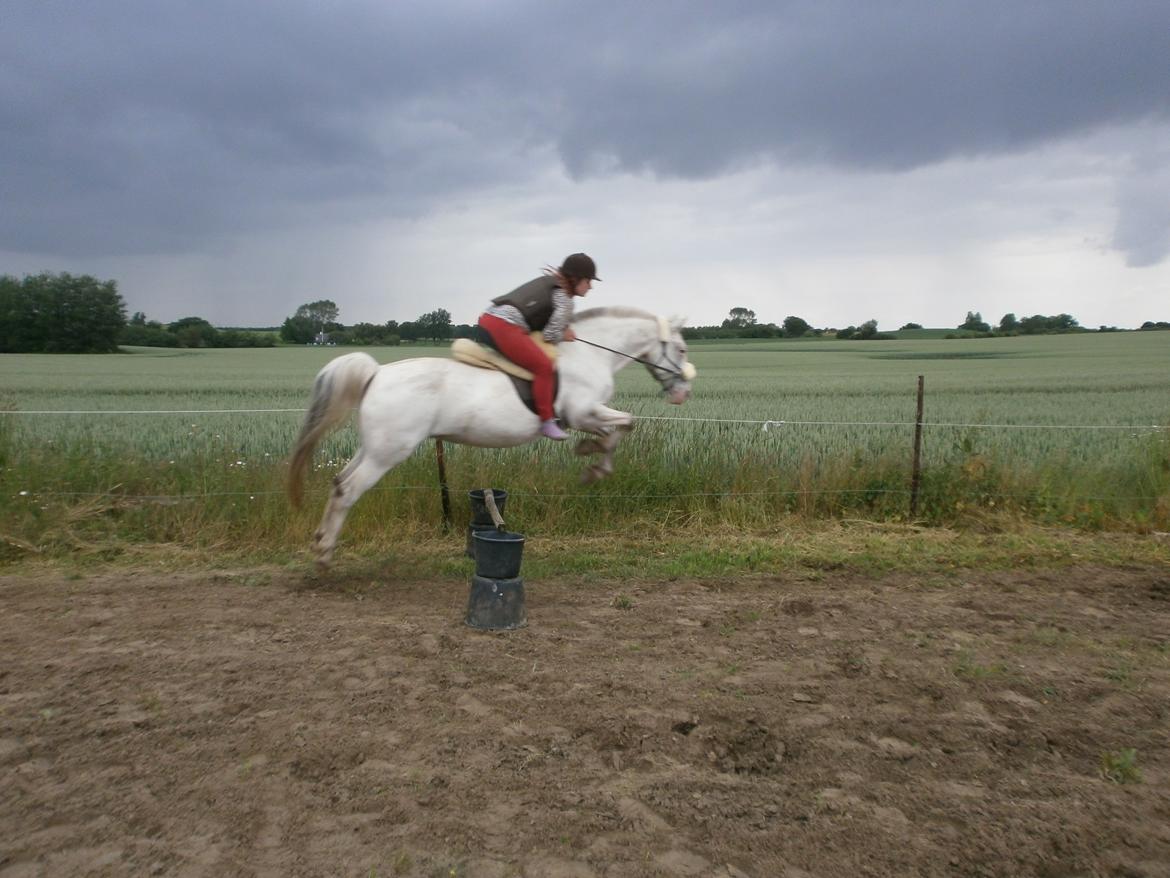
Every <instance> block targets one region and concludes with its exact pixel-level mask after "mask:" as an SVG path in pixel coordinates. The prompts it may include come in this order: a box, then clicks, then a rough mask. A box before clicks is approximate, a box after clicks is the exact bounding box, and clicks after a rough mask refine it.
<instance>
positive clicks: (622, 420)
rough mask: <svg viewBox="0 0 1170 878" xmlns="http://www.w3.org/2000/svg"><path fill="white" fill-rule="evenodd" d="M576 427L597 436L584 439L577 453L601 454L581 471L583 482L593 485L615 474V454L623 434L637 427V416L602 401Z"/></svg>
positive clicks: (577, 422) (578, 421) (578, 444)
mask: <svg viewBox="0 0 1170 878" xmlns="http://www.w3.org/2000/svg"><path fill="white" fill-rule="evenodd" d="M573 426H574V427H576V428H577V429H578V430H586V431H588V432H590V433H593V434H594V435H595V436H596V437H597V438H596V439H582V440H581V441H580V442H578V443H577V448H576V452H577V453H578V454H581V455H586V454H600V455H602V457H601V460H599V461H597V462H595V463H592V464H590V465H589V466H588V467H586V468H585V469H584V470H583V471H582V473H581V481H582V483H583V484H586V485H588V484H591V483H593V482H596V481H598V480H599V479H603V478H605V477H606V476H608V475H610V474H612V473H613V453H614V450H615V449H616V448H617V445H618V442H620V441H621V439H622V437H623V436H624V435H625V434H626V433H628V432H630V430H632V429H634V416H633V415H631V414H630V413H629V412H621V411H618V410H617V409H611V408H609V407H608V406H604V405H601V404H598V405H596V406H594V407H593V408H592V409H591V410H590V411H589V412H588V414H587V415H586V416H584V417H582V418H579V419H577V421H576V422H575V423H573Z"/></svg>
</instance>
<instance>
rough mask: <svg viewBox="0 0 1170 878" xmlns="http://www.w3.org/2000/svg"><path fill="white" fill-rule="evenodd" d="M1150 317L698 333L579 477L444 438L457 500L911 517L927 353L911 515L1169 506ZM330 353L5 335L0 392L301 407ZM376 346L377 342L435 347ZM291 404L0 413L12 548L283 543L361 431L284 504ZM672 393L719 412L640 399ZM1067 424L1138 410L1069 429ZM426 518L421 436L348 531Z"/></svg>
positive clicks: (568, 525) (0, 481)
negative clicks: (594, 465) (1062, 331)
mask: <svg viewBox="0 0 1170 878" xmlns="http://www.w3.org/2000/svg"><path fill="white" fill-rule="evenodd" d="M1167 341H1168V339H1167V336H1166V335H1165V334H1163V333H1115V334H1102V335H1080V336H1056V337H1041V338H1005V339H978V340H947V341H939V340H925V341H918V340H913V341H886V342H868V343H867V342H824V341H815V342H795V343H785V342H759V343H742V342H739V343H732V344H726V343H709V344H702V343H698V344H694V345H693V346H692V359H693V360H694V361H695V363H696V365H697V366H698V368H699V370H700V376H699V379H698V380H697V382H696V385H695V396H694V398H693V400H692V401H691V402H690V403H688V404H687V405H686V406H683V407H681V408H675V407H671V406H668V405H666V404H665V403H664V401H663V400H662V398H661V396H660V394H659V393H658V392H657V385H656V384H655V383H654V382H653V381H652V380H651V379H650V378H649V377H648V376H647V375H646V374H645V373H644V371H643V370H642V369H641V367H637V366H634V367H631V368H629V369H626V370H625V371H623V372H622V373H621V374H620V376H619V382H618V391H617V395H616V398H615V405H617V406H618V407H621V408H626V409H628V410H630V411H633V412H634V413H635V414H637V415H639V416H641V417H642V418H643V420H641V421H639V423H638V426H637V428H636V430H635V431H634V432H633V433H632V434H631V435H630V436H629V437H628V438H627V439H626V440H625V441H624V442H623V444H622V446H621V447H620V449H619V451H618V456H617V465H618V469H617V473H616V474H615V475H614V476H613V477H611V478H610V479H608V480H606V481H604V482H601V483H599V484H597V485H594V486H590V487H581V486H580V485H579V484H578V482H577V475H578V473H579V472H580V469H581V466H582V462H581V460H580V459H578V458H575V457H573V455H572V453H571V449H570V448H567V447H565V444H562V445H554V444H552V443H548V442H543V443H538V444H533V445H530V446H526V447H523V448H518V449H509V450H483V449H471V448H464V447H459V446H450V445H448V446H447V455H446V460H447V470H448V472H447V475H448V482H449V484H450V487H451V491H452V494H453V497H454V505H455V509H456V515H457V517H459V518H460V519H462V518H464V517H465V516H466V501H465V499H464V495H465V492H466V491H467V490H470V489H471V488H475V487H482V486H485V485H494V486H497V487H504V488H507V489H508V490H509V492H510V493H511V494H512V495H513V499H512V500H511V501H510V506H509V513H510V514H509V518H510V521H511V523H514V524H516V526H518V527H525V528H528V529H530V530H533V531H539V532H541V533H544V534H580V533H595V532H598V531H620V530H623V529H633V528H642V527H649V526H653V527H667V528H675V529H684V530H685V529H688V528H691V529H702V528H704V527H716V526H718V527H726V526H728V525H733V526H740V527H743V528H753V527H758V526H763V525H766V524H768V523H770V522H773V521H775V520H776V519H777V518H780V517H784V516H790V515H794V514H795V515H804V516H810V517H822V516H839V517H864V518H874V519H881V520H895V521H896V520H905V519H906V518H907V517H908V515H909V512H908V507H909V497H908V490H909V482H910V471H909V467H910V460H911V440H912V436H913V427H912V426H910V423H911V422H912V421H913V419H914V406H915V384H916V376H917V375H919V374H922V375H925V376H926V389H927V395H926V420H927V421H928V422H930V423H933V424H947V425H957V426H928V427H927V429H926V431H925V440H924V449H923V479H922V486H921V497H920V503H919V509H918V516H917V518H918V519H919V520H921V521H924V522H927V523H953V522H956V521H962V520H967V519H971V518H973V517H974V518H978V519H980V520H984V521H985V520H987V519H988V518H989V517H995V518H998V519H1001V520H1003V519H1009V520H1010V518H1012V517H1025V518H1027V519H1030V520H1034V521H1040V522H1045V523H1059V524H1071V525H1075V526H1079V527H1090V528H1109V529H1131V530H1147V529H1159V530H1164V529H1167V528H1168V527H1170V435H1168V434H1167V432H1166V431H1165V430H1161V431H1159V430H1153V429H1149V425H1154V424H1167V423H1170V393H1168V392H1167V391H1168V390H1170V369H1168V368H1167V367H1168V366H1170V345H1168V344H1167ZM338 353H340V352H339V351H338V350H337V349H320V348H299V349H294V348H277V349H267V350H263V349H262V350H226V351H179V352H177V351H159V350H147V349H138V350H136V351H134V352H133V353H129V354H125V355H119V356H105V357H87V356H77V357H65V356H56V357H53V356H18V355H6V356H4V357H0V388H3V389H2V390H0V409H5V408H6V409H9V410H15V411H17V412H29V411H32V410H38V409H43V410H54V411H69V410H100V411H107V412H112V411H123V410H131V411H139V412H143V411H147V410H153V411H159V410H201V409H207V410H222V409H233V410H239V409H296V410H299V409H302V408H303V407H304V406H305V404H306V401H307V395H308V390H309V387H310V385H311V382H312V378H313V376H314V374H315V373H316V371H317V370H318V369H319V368H320V367H321V366H322V365H323V364H324V363H325V362H326V361H327V360H328V359H330V358H331V357H333V356H336V355H337V354H338ZM371 353H373V354H374V355H375V356H376V357H378V358H379V359H380V360H382V361H386V360H388V359H391V358H395V357H403V356H417V355H420V354H436V355H442V353H443V352H442V351H439V350H419V349H409V350H408V349H391V348H386V349H374V350H372V351H371ZM301 417H302V415H301V413H300V412H299V411H291V412H274V413H256V414H241V413H234V414H108V415H107V414H103V415H66V414H57V415H33V414H8V415H0V534H2V535H4V536H5V537H6V538H7V540H8V542H7V543H6V545H8V546H9V547H10V548H9V551H25V550H27V547H42V548H50V549H51V548H52V547H69V546H71V545H77V544H86V545H98V546H102V545H107V544H108V545H110V546H111V547H112V550H118V547H119V546H123V547H124V545H125V544H126V543H130V544H133V543H135V542H138V541H148V542H176V543H181V544H198V545H219V544H224V545H238V544H247V545H250V546H253V547H264V546H271V547H272V548H273V549H274V550H282V549H287V547H288V546H290V545H298V544H300V543H301V542H303V541H304V540H305V539H306V538H307V535H308V534H309V533H310V532H311V531H312V529H313V527H314V526H315V523H316V519H317V517H318V515H319V514H320V509H321V506H322V505H323V503H324V499H325V496H326V493H327V491H328V485H329V479H330V478H331V477H332V475H333V474H334V472H336V471H337V470H338V469H340V467H341V466H343V465H344V462H345V461H346V460H348V459H349V458H350V456H352V454H353V453H354V451H355V450H356V444H357V437H356V434H355V432H354V430H353V429H352V428H351V427H347V428H345V429H343V430H341V431H339V432H338V433H336V434H334V435H333V436H332V437H330V438H329V439H328V440H327V441H326V442H325V443H324V444H323V445H322V446H321V448H320V449H319V451H318V453H317V456H316V458H315V461H314V466H313V471H312V472H311V473H310V478H309V483H308V486H307V487H308V503H307V508H306V509H303V510H300V511H294V510H291V509H290V508H289V506H288V503H287V500H286V499H285V497H284V494H283V479H284V474H285V464H284V458H285V455H286V454H287V453H288V450H289V448H290V446H291V444H292V442H293V440H294V438H295V435H296V432H297V430H298V427H299V424H300V420H301ZM675 417H678V418H696V419H717V420H719V421H722V422H703V421H689V420H686V421H684V420H657V419H659V418H675ZM737 421H743V422H754V423H735V422H737ZM766 421H771V423H766V424H765V423H763V422H766ZM973 425H995V426H994V427H990V428H989V427H984V426H973ZM1024 425H1028V426H1024ZM1079 425H1104V426H1116V425H1131V426H1132V429H1124V430H1087V429H1069V428H1070V427H1075V426H1079ZM1037 427H1051V428H1052V429H1037ZM566 444H570V445H571V443H566ZM459 524H461V521H457V525H459ZM440 526H441V515H440V503H439V496H438V489H437V474H436V466H435V456H434V450H433V445H432V443H425V444H424V445H423V446H422V447H421V448H420V449H419V450H418V452H416V453H415V455H413V456H412V457H411V458H410V459H409V460H407V461H406V462H405V463H403V464H402V465H401V466H399V467H398V468H396V469H395V470H394V471H392V472H391V473H390V474H388V475H387V476H386V478H384V479H383V481H382V482H381V483H380V484H379V486H378V487H377V488H376V489H374V490H373V491H371V492H370V493H369V494H368V495H367V496H366V497H365V498H363V499H362V501H361V503H359V505H358V507H357V508H356V509H355V511H354V514H353V515H352V516H351V518H350V521H349V523H348V525H347V529H346V532H345V534H344V539H346V540H347V541H350V542H362V541H367V542H371V543H377V542H379V541H383V540H386V541H394V540H398V539H403V538H409V537H410V536H412V535H419V534H427V533H435V532H436V531H437V530H438V529H439V528H440ZM13 546H18V547H25V548H22V549H12V548H11V547H13ZM0 551H3V550H0Z"/></svg>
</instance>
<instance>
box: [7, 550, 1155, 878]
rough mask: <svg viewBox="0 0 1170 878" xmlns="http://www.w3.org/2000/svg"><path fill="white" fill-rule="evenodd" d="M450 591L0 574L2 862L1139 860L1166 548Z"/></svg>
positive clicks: (314, 866)
mask: <svg viewBox="0 0 1170 878" xmlns="http://www.w3.org/2000/svg"><path fill="white" fill-rule="evenodd" d="M467 592H468V584H467V582H461V581H452V580H443V581H435V582H401V581H393V577H391V576H387V580H386V581H385V582H373V583H371V582H370V581H369V577H368V576H365V577H362V578H355V577H354V576H352V575H351V576H349V577H346V576H345V575H339V576H337V577H335V578H327V579H324V580H321V581H315V580H312V579H310V578H306V577H302V576H301V575H300V574H297V573H291V572H289V571H287V570H283V569H279V570H272V569H264V570H246V571H239V572H236V573H226V574H225V573H218V574H210V573H195V574H190V575H170V574H165V575H159V574H158V573H150V572H141V571H139V572H134V571H130V572H127V571H118V572H102V573H98V574H94V575H92V576H86V577H85V578H67V577H65V576H63V575H61V574H45V575H38V576H35V577H33V576H8V577H5V578H3V579H2V580H0V611H2V612H0V647H2V665H0V777H3V784H2V786H0V876H3V878H17V876H27V875H51V876H66V875H68V876H72V875H135V876H137V875H183V876H203V875H207V876H212V875H214V876H222V875H258V876H267V875H273V876H275V875H280V876H288V875H354V876H372V875H377V876H386V875H423V876H431V875H433V876H444V878H450V876H489V878H494V876H508V875H522V876H559V878H575V876H595V875H596V876H643V875H645V876H651V875H669V876H692V875H693V876H724V878H729V876H743V875H749V876H769V878H770V876H790V878H796V876H810V875H815V876H852V875H876V876H910V875H972V876H1003V875H1037V876H1049V878H1055V876H1079V875H1085V876H1090V875H1092V876H1097V875H1108V876H1166V875H1170V752H1168V751H1170V657H1168V640H1170V571H1167V570H1164V569H1136V570H1117V569H1083V568H1082V569H1072V570H1066V569H1062V570H1053V571H1042V572H1035V571H1030V572H1015V573H988V572H959V573H957V574H956V575H954V576H949V577H938V576H921V577H916V576H911V575H906V574H898V575H891V576H883V577H880V578H872V579H867V578H861V577H857V576H855V575H846V574H843V573H827V574H806V575H798V574H792V575H781V576H777V577H774V578H752V579H740V580H727V581H707V582H693V581H675V582H646V581H643V582H627V583H623V584H620V585H614V584H611V583H606V584H599V583H590V582H586V581H575V582H534V581H528V582H527V607H528V615H529V625H528V627H527V628H524V629H521V630H516V631H510V632H505V633H498V632H497V633H489V632H482V631H478V630H474V629H471V628H468V627H467V626H465V625H464V624H463V620H462V612H463V609H464V607H465V605H466V600H467ZM1131 750H1132V751H1135V752H1133V753H1129V752H1128V751H1131Z"/></svg>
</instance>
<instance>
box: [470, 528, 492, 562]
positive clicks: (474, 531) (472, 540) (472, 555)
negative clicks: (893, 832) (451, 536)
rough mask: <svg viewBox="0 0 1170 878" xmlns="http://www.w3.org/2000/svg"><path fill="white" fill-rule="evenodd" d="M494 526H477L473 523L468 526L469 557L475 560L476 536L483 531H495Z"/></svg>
mask: <svg viewBox="0 0 1170 878" xmlns="http://www.w3.org/2000/svg"><path fill="white" fill-rule="evenodd" d="M495 529H496V526H495V525H494V524H476V523H475V522H472V523H471V524H469V525H467V557H468V558H475V534H477V533H479V532H480V531H481V530H495Z"/></svg>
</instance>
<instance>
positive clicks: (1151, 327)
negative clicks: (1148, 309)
mask: <svg viewBox="0 0 1170 878" xmlns="http://www.w3.org/2000/svg"><path fill="white" fill-rule="evenodd" d="M1141 328H1142V330H1143V331H1145V332H1154V331H1157V330H1159V329H1170V322H1167V321H1165V320H1158V321H1154V320H1147V321H1146V322H1145V323H1143V324H1142V326H1141Z"/></svg>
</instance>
